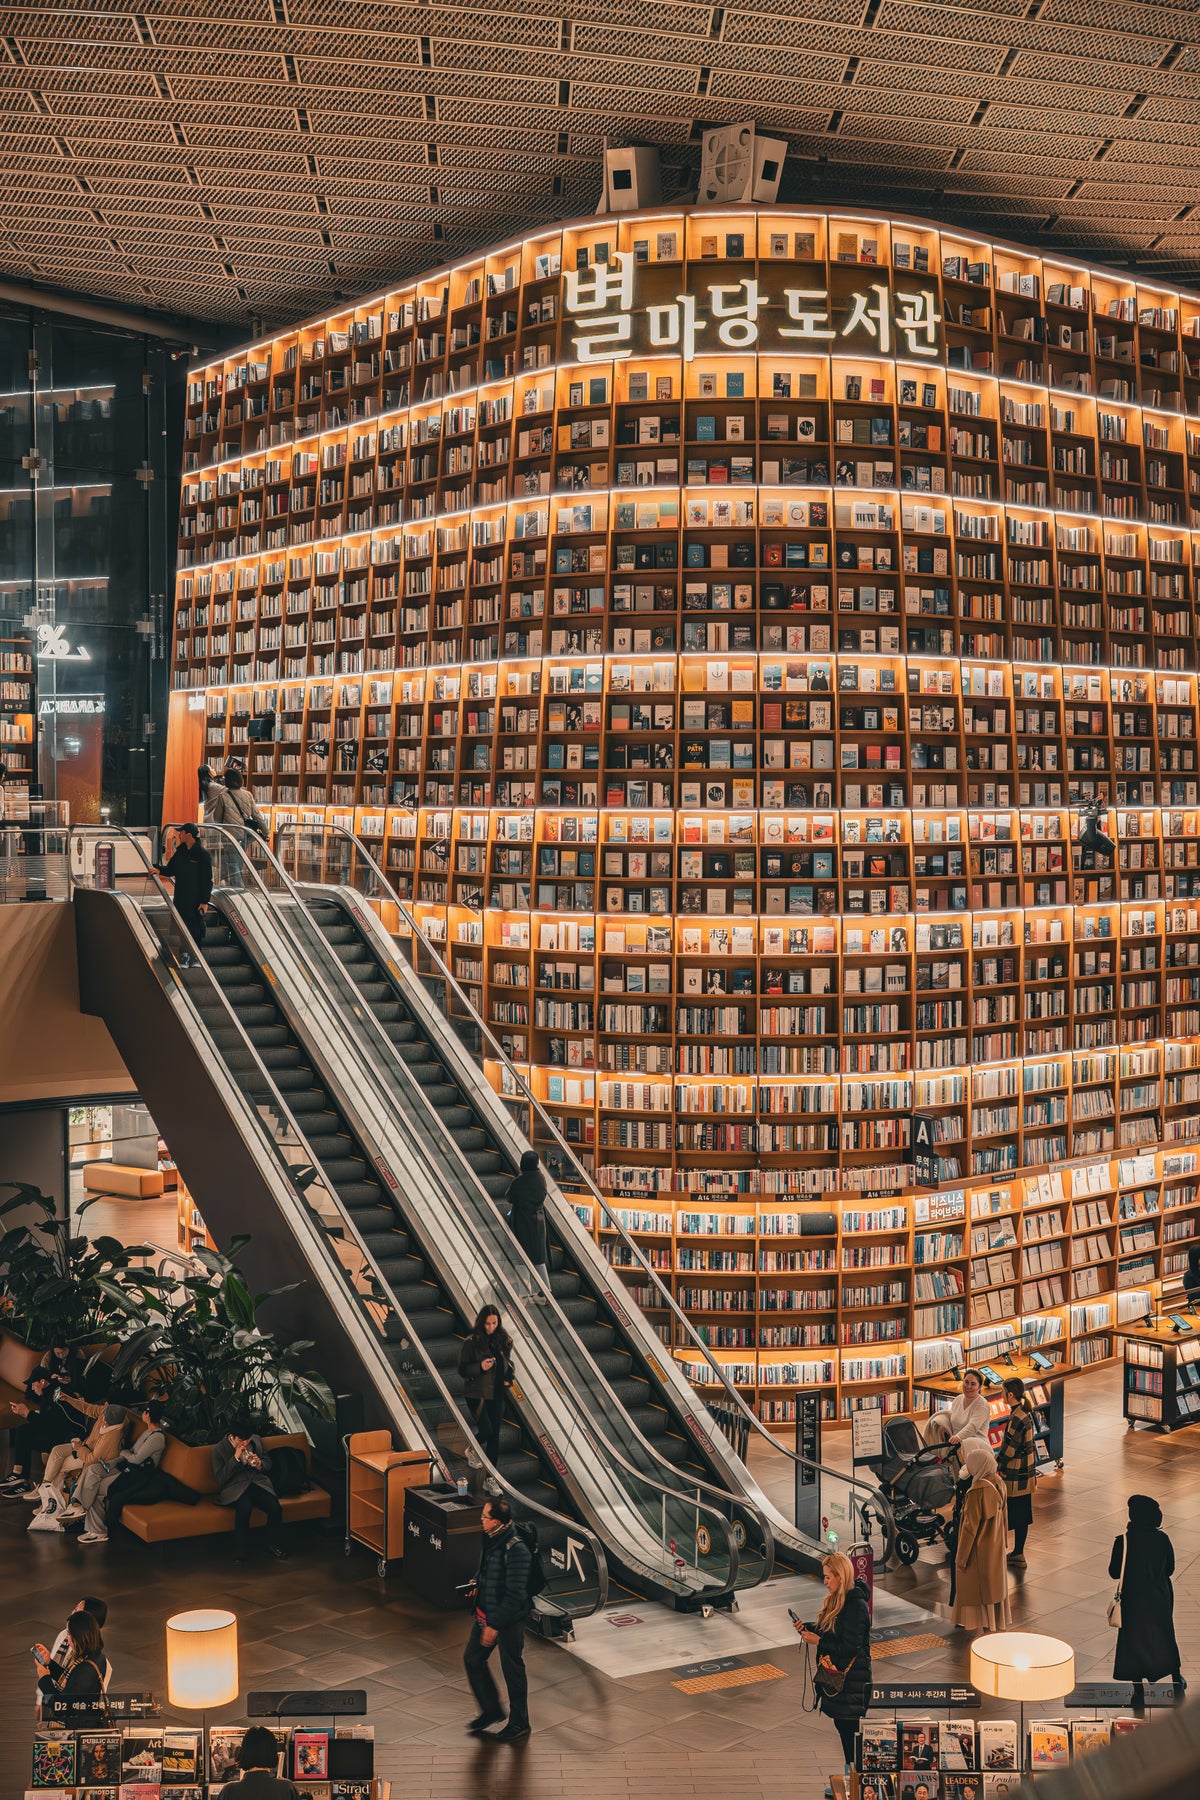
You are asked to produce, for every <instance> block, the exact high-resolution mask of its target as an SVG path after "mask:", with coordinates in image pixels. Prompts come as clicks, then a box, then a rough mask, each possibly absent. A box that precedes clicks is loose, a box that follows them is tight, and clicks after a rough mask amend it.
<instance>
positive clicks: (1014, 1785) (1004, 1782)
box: [983, 1769, 1021, 1800]
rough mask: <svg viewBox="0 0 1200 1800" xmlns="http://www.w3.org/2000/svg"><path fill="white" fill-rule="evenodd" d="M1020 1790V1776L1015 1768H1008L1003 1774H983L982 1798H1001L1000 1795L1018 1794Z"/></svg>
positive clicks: (996, 1799) (987, 1799) (985, 1799)
mask: <svg viewBox="0 0 1200 1800" xmlns="http://www.w3.org/2000/svg"><path fill="white" fill-rule="evenodd" d="M1020 1791H1021V1776H1020V1774H1019V1772H1018V1771H1017V1770H1016V1769H1008V1770H1006V1771H1005V1772H1004V1773H1003V1774H1000V1775H996V1774H992V1775H988V1774H985V1775H984V1776H983V1800H1001V1796H1007V1795H1009V1794H1018V1793H1020Z"/></svg>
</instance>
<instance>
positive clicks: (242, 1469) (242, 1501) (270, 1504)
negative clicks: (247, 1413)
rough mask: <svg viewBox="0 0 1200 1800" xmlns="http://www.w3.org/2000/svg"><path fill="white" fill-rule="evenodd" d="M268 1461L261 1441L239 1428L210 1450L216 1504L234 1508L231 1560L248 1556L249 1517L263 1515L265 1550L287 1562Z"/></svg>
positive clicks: (247, 1428)
mask: <svg viewBox="0 0 1200 1800" xmlns="http://www.w3.org/2000/svg"><path fill="white" fill-rule="evenodd" d="M270 1469H271V1458H270V1455H269V1453H268V1452H267V1451H266V1450H264V1449H263V1441H262V1439H261V1438H260V1437H259V1436H257V1434H256V1433H254V1432H253V1431H251V1429H250V1427H249V1425H241V1426H239V1427H238V1429H237V1430H236V1431H230V1432H228V1433H227V1434H226V1435H225V1436H224V1437H223V1438H222V1439H221V1441H220V1443H219V1444H214V1445H213V1447H212V1470H213V1479H214V1481H215V1482H216V1484H217V1489H218V1492H217V1505H218V1506H232V1507H233V1509H234V1510H233V1530H234V1557H235V1560H236V1561H237V1562H245V1560H246V1558H247V1556H248V1555H249V1553H250V1516H251V1514H252V1513H254V1512H255V1511H257V1512H261V1513H264V1514H265V1515H266V1520H267V1549H268V1550H269V1551H270V1552H271V1555H272V1556H274V1557H277V1558H278V1560H279V1561H280V1562H286V1561H287V1551H286V1550H285V1549H284V1547H283V1545H282V1544H281V1543H280V1541H279V1530H280V1526H281V1525H282V1524H283V1511H282V1508H281V1507H280V1504H279V1499H278V1496H277V1495H276V1493H275V1488H274V1485H273V1483H272V1481H271V1474H270Z"/></svg>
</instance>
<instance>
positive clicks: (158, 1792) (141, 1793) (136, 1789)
mask: <svg viewBox="0 0 1200 1800" xmlns="http://www.w3.org/2000/svg"><path fill="white" fill-rule="evenodd" d="M117 1794H118V1797H119V1800H162V1788H161V1786H160V1785H159V1783H158V1782H157V1781H123V1782H122V1783H121V1785H120V1787H119V1788H118V1789H117Z"/></svg>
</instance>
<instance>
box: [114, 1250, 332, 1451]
mask: <svg viewBox="0 0 1200 1800" xmlns="http://www.w3.org/2000/svg"><path fill="white" fill-rule="evenodd" d="M249 1241H250V1240H249V1238H248V1237H237V1238H235V1239H234V1240H233V1242H232V1244H231V1245H230V1247H229V1254H228V1255H227V1256H222V1255H220V1254H219V1253H217V1252H215V1251H212V1250H197V1251H195V1252H194V1255H193V1260H194V1262H195V1263H198V1264H199V1265H200V1268H199V1269H198V1270H197V1271H195V1272H193V1273H189V1274H186V1275H183V1276H179V1275H175V1274H171V1275H164V1274H156V1273H155V1272H154V1271H152V1270H143V1269H136V1270H130V1271H127V1272H125V1273H124V1274H123V1275H122V1277H121V1282H120V1285H119V1286H114V1288H113V1290H112V1292H113V1298H114V1303H115V1304H116V1305H117V1307H118V1308H119V1309H120V1311H121V1313H122V1315H123V1317H124V1320H125V1324H126V1330H127V1333H128V1335H127V1336H126V1337H125V1341H124V1342H123V1343H122V1345H121V1348H120V1349H119V1350H118V1352H117V1355H116V1359H115V1360H114V1363H113V1385H114V1387H117V1388H127V1387H135V1388H138V1389H139V1390H142V1391H145V1392H149V1393H158V1394H161V1395H162V1397H163V1398H164V1399H166V1400H167V1401H168V1404H169V1408H170V1419H171V1429H172V1431H173V1432H174V1433H175V1435H176V1436H178V1437H180V1438H182V1439H183V1440H184V1441H185V1442H187V1443H192V1444H211V1443H215V1441H216V1440H217V1439H218V1438H219V1437H221V1436H223V1434H224V1433H225V1432H226V1431H228V1430H229V1428H230V1426H232V1425H235V1424H236V1423H237V1422H238V1421H239V1420H242V1419H248V1420H250V1422H251V1423H252V1424H253V1425H254V1426H255V1427H256V1428H257V1429H266V1428H268V1427H274V1428H276V1429H278V1428H279V1427H283V1428H285V1429H287V1430H299V1429H302V1423H303V1422H302V1420H301V1418H300V1416H299V1410H298V1409H300V1408H304V1409H305V1410H307V1411H308V1412H311V1413H316V1414H317V1415H318V1416H319V1417H321V1418H332V1417H333V1411H334V1402H333V1394H332V1392H331V1391H330V1389H329V1387H328V1386H327V1384H326V1383H325V1382H324V1381H323V1380H322V1378H321V1376H320V1375H319V1374H318V1373H317V1372H316V1371H315V1370H313V1369H310V1368H307V1367H305V1366H304V1365H305V1363H306V1361H307V1355H308V1352H309V1351H310V1350H311V1349H312V1348H313V1343H312V1340H311V1339H308V1338H304V1339H297V1340H295V1341H293V1342H291V1343H283V1342H281V1341H280V1339H279V1338H277V1337H276V1336H275V1335H274V1334H273V1333H272V1332H269V1331H264V1330H263V1329H262V1328H261V1327H260V1326H259V1324H258V1310H259V1308H260V1307H261V1306H263V1305H264V1304H265V1303H266V1302H267V1301H268V1300H272V1299H274V1298H275V1297H276V1296H277V1295H279V1294H284V1293H287V1292H288V1291H289V1288H288V1287H279V1288H270V1289H267V1290H266V1291H264V1292H262V1293H258V1294H254V1293H251V1291H250V1288H249V1286H248V1285H247V1283H246V1280H245V1277H244V1276H243V1275H242V1272H241V1270H240V1269H239V1268H238V1267H237V1262H236V1258H237V1256H238V1254H239V1253H240V1252H241V1251H242V1250H244V1249H245V1247H246V1245H247V1244H248V1243H249ZM295 1285H296V1284H295V1283H291V1284H290V1286H291V1287H294V1286H295Z"/></svg>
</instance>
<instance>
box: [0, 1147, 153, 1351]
mask: <svg viewBox="0 0 1200 1800" xmlns="http://www.w3.org/2000/svg"><path fill="white" fill-rule="evenodd" d="M5 1189H11V1190H13V1191H12V1193H11V1196H10V1198H9V1199H7V1200H4V1201H0V1219H2V1218H6V1217H8V1216H10V1215H11V1214H12V1213H14V1212H20V1211H28V1210H29V1209H30V1208H32V1209H34V1211H36V1212H40V1213H41V1214H42V1217H41V1218H40V1219H38V1220H35V1221H34V1222H33V1223H30V1222H28V1221H25V1222H23V1223H21V1224H19V1225H13V1226H11V1227H10V1228H9V1229H8V1230H7V1231H5V1232H4V1235H3V1236H2V1237H0V1324H3V1325H4V1326H6V1327H7V1328H8V1329H9V1330H11V1331H13V1332H15V1333H17V1334H18V1335H19V1336H21V1337H22V1338H23V1339H24V1341H25V1342H26V1343H27V1344H28V1345H29V1346H30V1348H31V1349H35V1350H47V1349H49V1347H50V1346H51V1345H52V1344H60V1345H63V1344H66V1345H70V1344H80V1345H82V1344H111V1343H112V1342H114V1340H115V1339H116V1338H117V1337H118V1336H120V1335H121V1333H122V1331H123V1330H124V1329H125V1320H124V1314H123V1312H122V1310H121V1308H120V1306H119V1305H118V1303H117V1302H116V1301H115V1300H114V1298H113V1290H114V1288H116V1287H118V1286H119V1284H120V1282H121V1281H122V1280H123V1279H124V1278H125V1275H126V1273H127V1271H128V1270H129V1268H130V1266H131V1264H132V1263H133V1260H134V1258H135V1257H138V1256H146V1255H150V1254H152V1252H151V1251H150V1250H149V1248H148V1247H147V1246H146V1245H144V1244H122V1243H121V1242H120V1241H119V1239H117V1238H114V1237H99V1238H95V1239H91V1238H87V1237H85V1236H84V1235H83V1234H82V1233H80V1232H73V1231H72V1230H71V1222H70V1221H68V1220H67V1219H64V1218H62V1217H61V1216H60V1215H59V1213H58V1209H57V1207H56V1206H55V1203H54V1201H53V1200H52V1199H51V1198H50V1197H49V1195H47V1194H43V1193H42V1191H41V1189H40V1188H36V1187H34V1186H32V1185H31V1184H30V1183H29V1182H25V1181H7V1182H0V1191H2V1190H5ZM89 1205H91V1202H90V1201H87V1200H85V1201H84V1203H83V1205H82V1206H80V1207H77V1208H76V1210H75V1218H76V1219H78V1218H79V1216H80V1215H81V1214H82V1213H83V1212H84V1211H86V1209H87V1207H88V1206H89Z"/></svg>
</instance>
